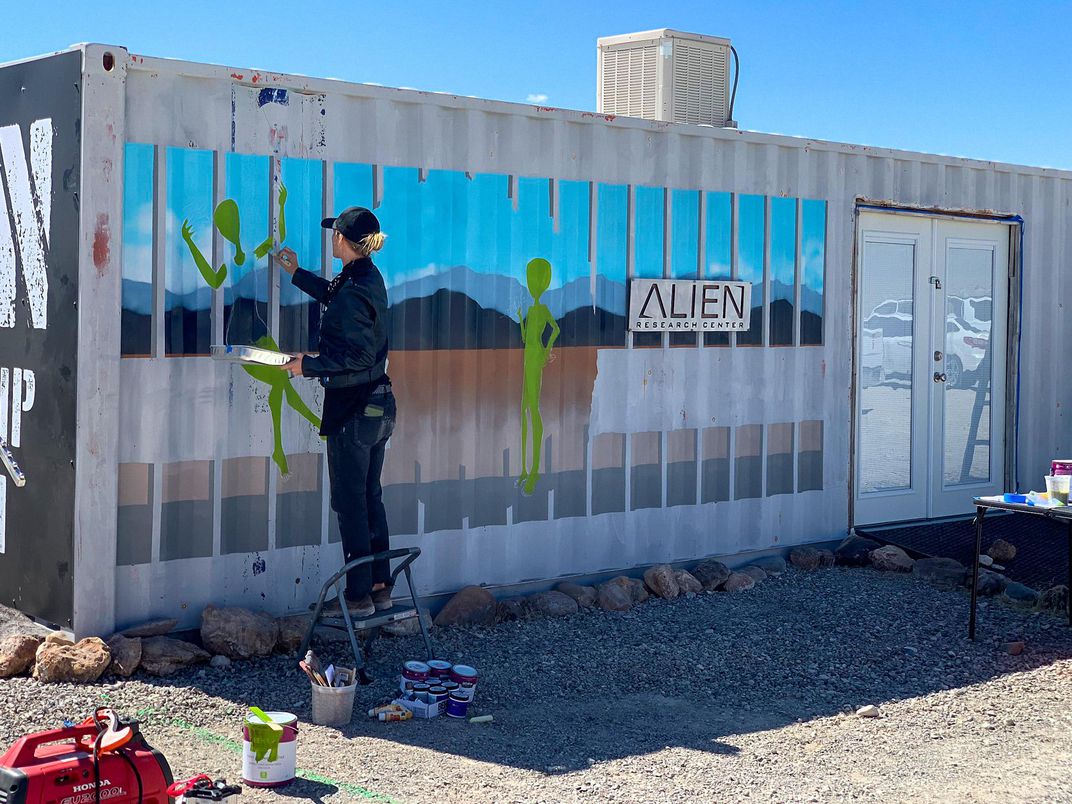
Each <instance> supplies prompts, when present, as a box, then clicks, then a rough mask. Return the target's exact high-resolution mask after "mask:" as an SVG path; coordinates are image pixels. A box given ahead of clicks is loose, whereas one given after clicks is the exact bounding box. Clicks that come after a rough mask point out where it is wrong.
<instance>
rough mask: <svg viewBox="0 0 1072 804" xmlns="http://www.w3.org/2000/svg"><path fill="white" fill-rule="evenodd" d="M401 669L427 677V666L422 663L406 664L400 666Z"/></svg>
mask: <svg viewBox="0 0 1072 804" xmlns="http://www.w3.org/2000/svg"><path fill="white" fill-rule="evenodd" d="M402 669H403V670H406V671H408V672H410V673H415V674H417V675H420V674H422V673H423V674H424V675H428V665H426V664H425V663H424V662H406V663H405V664H403V665H402Z"/></svg>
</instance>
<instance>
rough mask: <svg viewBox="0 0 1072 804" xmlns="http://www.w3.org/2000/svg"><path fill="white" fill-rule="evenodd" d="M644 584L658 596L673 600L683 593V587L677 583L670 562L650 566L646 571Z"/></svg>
mask: <svg viewBox="0 0 1072 804" xmlns="http://www.w3.org/2000/svg"><path fill="white" fill-rule="evenodd" d="M644 584H645V586H647V587H648V589H650V590H651V593H652V594H653V595H655V596H656V597H661V598H664V599H666V600H673V599H674V598H675V597H677V596H678V595H679V594H681V588H680V587H679V586H678V585H677V578H675V577H674V570H673V569H672V568H671V567H670V565H669V564H658V565H657V566H654V567H651V568H649V569H648V570H647V571H646V572H645V573H644Z"/></svg>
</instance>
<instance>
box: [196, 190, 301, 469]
mask: <svg viewBox="0 0 1072 804" xmlns="http://www.w3.org/2000/svg"><path fill="white" fill-rule="evenodd" d="M286 203H287V188H286V187H284V186H283V185H282V184H280V186H279V200H278V204H279V241H280V243H282V242H283V241H284V240H286V237H287V223H286V220H287V219H286V215H285V207H286ZM212 222H213V225H214V226H215V227H216V231H218V232H219V233H220V236H221V237H223V239H224V240H226V241H227V242H228V243H231V244H232V245H233V246H234V258H233V262H234V264H235V265H236V266H240V265H242V264H243V263H245V261H246V254H245V252H244V251H243V250H242V242H241V237H240V234H239V233H240V230H241V226H240V218H239V212H238V204H237V203H235V201H234V200H233V199H230V198H227V199H224V200H223V201H221V202H220V203H219V205H218V206H217V207H216V209H215V211H214V212H213V214H212ZM182 239H183V240H184V241H186V247H187V248H188V249H189V250H190V256H192V257H193V260H194V264H195V265H196V266H197V270H198V271H199V272H200V273H201V276H202V278H203V279H204V280H205V283H206V284H207V285H208V286H209V287H210V288H212V289H213V290H218V289H219V288H220V287H221V286H222V285H223V282H224V280H225V279H227V263H226V262H224V263H223V264H222V265H220V267H219V268H218V269H215V268H213V267H212V266H211V265H210V264H209V261H208V260H206V259H205V256H204V254H202V253H201V249H199V248H198V247H197V244H196V243H194V230H193V227H192V226H190V222H189V220H184V221H183V222H182ZM272 242H273V240H272V235H271V233H269V234H268V237H266V238H265V239H264V241H263V242H262V243H261V244H260V245H258V246H257V247H256V248H255V249H254V250H253V256H254V257H256V258H257V259H261V258H263V257H264V256H265V255H266V254H267V253H268V252H269V251H270V250H271V248H272ZM254 345H255V346H258V347H260V348H261V349H271V350H272V351H275V352H278V351H279V346H278V345H277V344H276V342H275V339H274V338H272V336H271V335H265V336H263V337H261V338H258V339H257V342H256V343H255V344H254ZM242 368H243V369H245V371H246V373H247V374H249V376H251V377H252V378H253V379H255V380H257V381H259V382H263V383H264V384H265V385H267V386H269V388H270V389H271V390H270V391H269V392H268V410H269V411H270V412H271V414H272V435H273V439H274V443H275V448H274V449H273V450H272V461H273V462H274V463H275V465H276V466H277V467H279V473H280V474H281V475H284V476H286V475H288V474H289V473H290V467H289V466H288V465H287V456H286V454H285V453H284V452H283V435H282V419H283V399H284V398H285V399H286V401H287V404H288V405H290V406H291V407H292V408H294V410H296V411H297V412H298V413H299V414H300V415H301V416H303V417H304V418H305V419H306V420H307V421H308V422H309V423H310V424H312V425H313V427H316V428H317V429H320V419H319V418H318V417H317V415H316V414H315V413H313V412H312V411H311V410H310V409H309V406H308V405H306V404H305V400H303V399H302V398H301V396H300V395H299V394H298V392H297V390H296V389H295V388H294V386H293V385H291V382H290V376H289V375H288V374H287V373H286V372H285V371H283V370H282V369H280V368H276V367H275V366H258V365H243V366H242Z"/></svg>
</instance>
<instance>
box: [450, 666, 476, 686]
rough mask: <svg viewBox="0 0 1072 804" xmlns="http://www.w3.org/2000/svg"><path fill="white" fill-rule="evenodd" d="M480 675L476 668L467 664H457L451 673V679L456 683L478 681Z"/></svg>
mask: <svg viewBox="0 0 1072 804" xmlns="http://www.w3.org/2000/svg"><path fill="white" fill-rule="evenodd" d="M479 675H480V674H479V673H478V672H477V671H476V668H475V667H470V666H469V665H467V664H456V665H454V668H453V669H452V670H451V671H450V677H451V678H452V679H453V680H454V681H458V682H461V681H476V679H477V677H478V676H479Z"/></svg>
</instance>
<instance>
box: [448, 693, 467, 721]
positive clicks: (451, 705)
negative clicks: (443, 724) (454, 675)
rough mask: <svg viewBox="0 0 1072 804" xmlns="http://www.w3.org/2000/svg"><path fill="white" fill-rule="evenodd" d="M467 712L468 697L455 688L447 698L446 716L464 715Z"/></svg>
mask: <svg viewBox="0 0 1072 804" xmlns="http://www.w3.org/2000/svg"><path fill="white" fill-rule="evenodd" d="M468 713H469V699H468V698H466V697H465V696H464V695H463V694H462V691H461V690H455V691H454V692H452V693H451V694H450V698H449V699H448V700H447V717H465V716H466V715H467V714H468Z"/></svg>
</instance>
